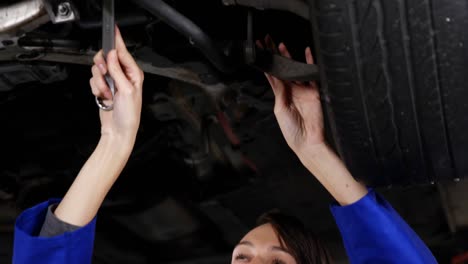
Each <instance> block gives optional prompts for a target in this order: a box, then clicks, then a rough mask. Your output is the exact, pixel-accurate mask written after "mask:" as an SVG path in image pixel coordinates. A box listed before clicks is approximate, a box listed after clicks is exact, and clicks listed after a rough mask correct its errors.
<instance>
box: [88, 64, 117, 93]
mask: <svg viewBox="0 0 468 264" xmlns="http://www.w3.org/2000/svg"><path fill="white" fill-rule="evenodd" d="M91 71H92V72H93V83H94V85H95V88H96V89H98V91H99V97H104V98H105V99H112V92H111V90H110V89H109V86H108V85H107V83H106V81H105V79H104V76H103V75H102V74H101V72H100V71H99V69H98V66H96V65H94V66H93V67H92V68H91Z"/></svg>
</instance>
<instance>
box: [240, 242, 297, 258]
mask: <svg viewBox="0 0 468 264" xmlns="http://www.w3.org/2000/svg"><path fill="white" fill-rule="evenodd" d="M237 246H248V247H255V246H254V244H253V243H252V242H250V241H241V242H239V244H237ZM270 250H271V251H281V252H284V253H286V254H289V255H291V256H292V254H291V252H290V251H289V250H287V249H285V248H284V247H278V246H272V247H270Z"/></svg>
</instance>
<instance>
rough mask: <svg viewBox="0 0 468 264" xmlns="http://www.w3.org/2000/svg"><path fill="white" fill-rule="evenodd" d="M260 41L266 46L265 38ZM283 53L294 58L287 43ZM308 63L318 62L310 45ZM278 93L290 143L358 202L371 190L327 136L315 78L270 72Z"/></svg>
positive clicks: (339, 192) (340, 195)
mask: <svg viewBox="0 0 468 264" xmlns="http://www.w3.org/2000/svg"><path fill="white" fill-rule="evenodd" d="M265 44H266V45H267V48H268V49H270V50H273V51H276V50H277V49H276V47H275V45H274V44H273V42H272V40H271V38H270V37H268V36H267V37H266V38H265ZM257 45H259V46H260V47H263V44H262V43H261V42H259V41H258V42H257ZM278 50H279V53H280V54H281V55H283V56H285V57H288V58H290V57H291V56H290V54H289V52H288V50H287V48H286V46H285V45H284V44H280V45H279V47H278ZM305 56H306V60H307V63H311V64H312V63H314V61H313V57H312V53H311V51H310V48H307V49H306V50H305ZM266 77H267V79H268V81H269V83H270V85H271V87H272V89H273V92H274V94H275V108H274V112H275V116H276V119H277V120H278V124H279V126H280V128H281V132H282V133H283V136H284V138H285V139H286V142H287V143H288V145H289V147H290V148H291V149H292V150H293V151H294V152H295V153H296V155H297V156H298V157H299V159H300V160H301V162H302V163H303V164H304V166H305V167H306V168H307V169H308V170H309V171H310V172H311V173H312V174H313V175H314V176H315V178H317V180H318V181H319V182H320V183H321V184H322V185H323V186H324V187H325V189H327V191H328V192H329V193H330V194H331V195H332V196H333V197H334V198H335V199H336V201H338V203H340V204H341V205H347V204H351V203H354V202H356V201H358V200H359V199H361V198H362V197H364V196H365V195H366V194H367V189H366V188H365V186H364V185H363V184H361V183H359V182H357V181H356V180H355V179H354V178H353V177H352V175H351V174H350V173H349V171H348V170H347V169H346V167H345V165H344V164H343V162H342V161H341V160H340V159H339V158H338V156H337V155H336V154H335V152H334V151H333V150H332V149H331V148H330V147H329V146H328V145H327V144H326V142H325V137H324V126H323V114H322V105H321V102H320V94H319V91H318V87H317V84H316V83H315V82H309V83H296V82H287V81H283V80H279V79H278V78H276V77H274V76H271V75H269V74H266Z"/></svg>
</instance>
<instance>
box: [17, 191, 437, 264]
mask: <svg viewBox="0 0 468 264" xmlns="http://www.w3.org/2000/svg"><path fill="white" fill-rule="evenodd" d="M57 202H58V201H57V200H51V201H48V202H44V203H41V204H39V205H37V206H35V207H32V208H30V209H28V210H26V211H24V212H23V213H22V214H21V215H20V216H19V217H18V219H17V221H16V226H15V242H14V253H13V264H23V263H34V264H53V263H66V264H86V263H91V259H92V252H93V242H94V230H95V226H96V219H94V220H93V221H91V222H90V223H89V224H88V225H86V226H84V227H82V228H80V229H78V230H76V231H73V232H68V233H64V234H63V235H58V236H55V237H51V238H44V237H38V233H39V231H40V229H41V227H42V224H43V222H44V218H45V215H46V212H47V208H48V206H49V205H51V204H54V203H57ZM331 211H332V214H333V216H334V217H335V220H336V223H337V225H338V227H339V229H340V232H341V234H342V237H343V241H344V245H345V248H346V251H347V253H348V256H349V259H350V262H351V263H353V264H354V263H381V264H386V263H404V264H410V263H411V264H419V263H420V264H430V263H437V261H436V260H435V258H434V257H433V256H432V254H431V252H430V250H429V249H428V248H427V247H426V245H425V244H424V243H423V242H422V241H421V239H420V238H419V237H418V236H417V235H416V233H415V232H414V231H413V230H412V229H411V228H410V227H409V226H408V225H407V224H406V222H405V221H404V220H403V219H402V218H401V217H400V216H399V215H398V213H397V212H395V210H394V209H393V208H392V207H391V205H390V204H389V203H388V202H387V201H385V200H384V199H383V198H382V197H381V196H379V195H378V194H376V193H375V192H374V191H373V190H370V191H369V193H368V194H367V195H366V196H365V197H363V198H362V199H361V200H359V201H357V202H356V203H354V204H351V205H348V206H338V205H332V207H331Z"/></svg>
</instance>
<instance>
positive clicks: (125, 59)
mask: <svg viewBox="0 0 468 264" xmlns="http://www.w3.org/2000/svg"><path fill="white" fill-rule="evenodd" d="M115 46H116V49H117V55H118V57H119V61H120V64H121V66H122V67H123V68H124V70H125V73H127V74H128V75H129V77H131V78H135V81H137V82H142V81H143V80H142V79H143V76H142V75H143V72H142V71H141V70H140V67H138V64H137V63H136V61H135V59H134V58H133V56H132V55H131V54H130V52H128V49H127V46H126V45H125V42H124V40H123V37H122V34H121V33H120V30H119V28H118V27H117V26H115Z"/></svg>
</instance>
